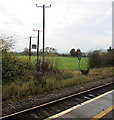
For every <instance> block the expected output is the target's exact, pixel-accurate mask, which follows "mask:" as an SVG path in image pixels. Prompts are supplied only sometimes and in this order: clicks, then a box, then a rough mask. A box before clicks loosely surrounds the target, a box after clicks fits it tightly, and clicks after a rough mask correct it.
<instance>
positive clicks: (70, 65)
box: [59, 57, 88, 70]
mask: <svg viewBox="0 0 114 120" xmlns="http://www.w3.org/2000/svg"><path fill="white" fill-rule="evenodd" d="M78 62H79V61H78V59H77V58H73V57H60V65H59V69H62V70H64V69H65V70H77V69H78ZM87 63H88V58H82V59H81V61H80V68H81V69H87V67H88V64H87Z"/></svg>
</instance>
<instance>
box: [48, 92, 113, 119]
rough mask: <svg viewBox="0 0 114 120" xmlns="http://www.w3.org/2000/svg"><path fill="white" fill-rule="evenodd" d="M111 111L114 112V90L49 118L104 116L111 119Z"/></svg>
mask: <svg viewBox="0 0 114 120" xmlns="http://www.w3.org/2000/svg"><path fill="white" fill-rule="evenodd" d="M112 112H114V90H113V91H109V92H107V93H105V94H103V95H100V96H98V97H96V98H93V99H92V100H89V101H87V102H84V103H82V104H79V105H77V106H74V107H72V108H70V109H68V110H66V111H64V112H61V113H59V114H57V115H54V116H51V117H50V118H49V119H61V118H64V119H71V118H75V120H82V118H83V119H84V120H86V118H87V120H89V119H90V120H98V119H100V120H102V118H104V119H105V118H106V120H107V118H108V120H113V119H114V117H113V116H112ZM112 118H113V119H112Z"/></svg>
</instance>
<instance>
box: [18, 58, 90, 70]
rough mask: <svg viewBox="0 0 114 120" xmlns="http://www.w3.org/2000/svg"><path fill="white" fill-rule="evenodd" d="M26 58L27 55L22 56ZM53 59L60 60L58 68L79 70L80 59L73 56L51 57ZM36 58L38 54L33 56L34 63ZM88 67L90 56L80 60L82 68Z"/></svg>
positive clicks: (32, 61)
mask: <svg viewBox="0 0 114 120" xmlns="http://www.w3.org/2000/svg"><path fill="white" fill-rule="evenodd" d="M20 57H23V58H26V57H27V56H20ZM51 58H52V59H56V60H58V62H59V66H58V68H59V69H61V70H77V69H78V62H79V61H78V59H77V58H73V57H51ZM35 60H36V56H32V57H31V63H33V64H34V62H35ZM87 67H88V58H87V57H86V58H82V59H81V62H80V68H81V69H87Z"/></svg>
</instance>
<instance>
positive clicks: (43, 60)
mask: <svg viewBox="0 0 114 120" xmlns="http://www.w3.org/2000/svg"><path fill="white" fill-rule="evenodd" d="M36 7H40V8H43V62H44V48H45V8H51V5H50V6H45V5H43V6H38V5H37V4H36Z"/></svg>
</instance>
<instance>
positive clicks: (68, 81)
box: [3, 67, 112, 100]
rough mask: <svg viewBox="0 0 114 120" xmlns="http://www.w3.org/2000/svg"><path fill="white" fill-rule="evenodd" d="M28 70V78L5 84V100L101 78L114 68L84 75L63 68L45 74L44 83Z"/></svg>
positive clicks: (91, 71)
mask: <svg viewBox="0 0 114 120" xmlns="http://www.w3.org/2000/svg"><path fill="white" fill-rule="evenodd" d="M31 74H32V73H31V72H30V71H28V73H27V74H26V77H28V80H27V79H26V80H24V79H23V78H22V79H17V80H15V81H14V82H12V83H11V84H6V85H4V86H3V100H9V99H11V100H16V99H22V98H26V97H28V96H36V95H40V94H43V93H45V92H47V93H48V92H49V91H52V90H55V89H60V88H64V87H69V86H73V85H78V84H81V83H84V82H89V81H93V80H99V78H104V77H106V76H109V75H112V68H111V67H107V68H99V69H91V70H90V72H89V74H87V75H82V74H81V73H78V71H71V70H61V71H56V72H52V71H50V72H48V73H45V74H44V75H43V77H42V78H41V79H40V80H43V81H45V84H44V85H42V84H40V83H39V81H38V80H35V79H34V77H32V75H31Z"/></svg>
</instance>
